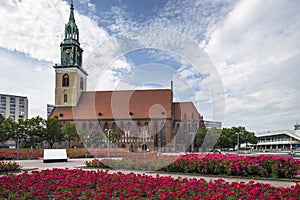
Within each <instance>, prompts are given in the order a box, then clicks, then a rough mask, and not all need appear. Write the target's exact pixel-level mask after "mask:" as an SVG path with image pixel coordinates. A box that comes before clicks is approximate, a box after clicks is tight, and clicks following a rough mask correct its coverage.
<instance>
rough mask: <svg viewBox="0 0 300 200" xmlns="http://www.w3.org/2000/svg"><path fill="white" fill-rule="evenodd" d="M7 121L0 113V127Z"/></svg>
mask: <svg viewBox="0 0 300 200" xmlns="http://www.w3.org/2000/svg"><path fill="white" fill-rule="evenodd" d="M4 120H5V118H4V117H3V115H1V113H0V126H1V124H2V122H3V121H4Z"/></svg>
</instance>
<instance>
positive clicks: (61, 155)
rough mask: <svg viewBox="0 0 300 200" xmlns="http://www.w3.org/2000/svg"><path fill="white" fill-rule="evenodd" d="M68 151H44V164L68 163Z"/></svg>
mask: <svg viewBox="0 0 300 200" xmlns="http://www.w3.org/2000/svg"><path fill="white" fill-rule="evenodd" d="M67 161H68V158H67V150H66V149H44V158H43V162H44V163H49V162H67Z"/></svg>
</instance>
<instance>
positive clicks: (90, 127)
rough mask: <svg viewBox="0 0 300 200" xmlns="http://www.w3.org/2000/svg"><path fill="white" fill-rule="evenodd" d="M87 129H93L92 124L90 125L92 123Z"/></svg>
mask: <svg viewBox="0 0 300 200" xmlns="http://www.w3.org/2000/svg"><path fill="white" fill-rule="evenodd" d="M89 129H90V130H92V129H93V123H92V122H90V123H89Z"/></svg>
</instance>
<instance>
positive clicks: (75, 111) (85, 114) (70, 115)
mask: <svg viewBox="0 0 300 200" xmlns="http://www.w3.org/2000/svg"><path fill="white" fill-rule="evenodd" d="M171 105H172V91H171V90H170V89H159V90H124V91H95V92H82V94H81V97H80V99H79V101H78V105H77V106H75V107H70V106H69V107H55V108H54V109H53V111H52V113H51V115H50V118H51V117H54V116H56V115H57V116H59V119H61V120H72V119H77V120H88V119H128V118H132V119H141V118H171ZM130 113H131V114H132V115H130Z"/></svg>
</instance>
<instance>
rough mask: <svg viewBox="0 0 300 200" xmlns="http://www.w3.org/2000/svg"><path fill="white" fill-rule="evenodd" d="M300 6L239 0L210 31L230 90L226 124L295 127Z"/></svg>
mask: <svg viewBox="0 0 300 200" xmlns="http://www.w3.org/2000/svg"><path fill="white" fill-rule="evenodd" d="M299 7H300V3H299V2H298V1H288V0H287V1H264V2H262V1H240V2H239V3H238V4H237V5H236V7H235V9H234V10H233V11H232V12H231V13H229V14H228V16H227V17H226V20H225V21H224V23H223V25H222V26H220V27H218V28H217V29H216V30H215V31H214V32H213V33H212V34H211V36H210V39H209V43H208V45H207V46H206V51H207V52H208V54H209V55H210V57H211V58H212V59H213V61H214V62H215V64H216V65H217V67H218V70H219V72H220V74H221V77H222V81H223V84H224V88H225V91H226V93H227V97H226V115H227V117H226V121H227V125H236V124H239V123H241V124H245V122H246V125H247V127H249V128H250V129H256V130H260V131H261V130H272V129H283V128H285V129H291V128H292V127H291V126H290V124H291V123H295V121H297V120H299V117H300V115H299V114H296V113H297V110H299V108H300V107H299V104H298V103H297V101H298V100H297V99H299V98H300V93H299V92H300V85H299V84H297V82H298V77H297V76H296V75H295V74H300V69H299V67H297V65H298V64H297V63H299V60H300V57H299V56H300V40H299V38H300V32H299V27H300V14H299V12H298V11H299V9H298V8H299ZM298 113H299V112H298ZM281 114H282V118H281V119H280V117H278V116H280V115H281ZM283 118H284V119H283ZM286 119H289V120H291V121H290V123H287V121H286ZM259 123H261V124H259Z"/></svg>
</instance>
